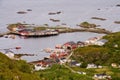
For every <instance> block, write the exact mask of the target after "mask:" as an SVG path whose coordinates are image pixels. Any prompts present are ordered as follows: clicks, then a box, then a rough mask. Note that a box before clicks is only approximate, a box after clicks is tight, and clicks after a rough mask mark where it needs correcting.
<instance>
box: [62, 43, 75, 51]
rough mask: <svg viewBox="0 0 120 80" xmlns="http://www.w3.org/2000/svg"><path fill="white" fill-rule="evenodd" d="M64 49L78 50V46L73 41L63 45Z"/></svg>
mask: <svg viewBox="0 0 120 80" xmlns="http://www.w3.org/2000/svg"><path fill="white" fill-rule="evenodd" d="M63 48H64V49H67V50H72V49H75V48H77V44H76V43H75V42H73V41H70V42H67V43H65V44H63Z"/></svg>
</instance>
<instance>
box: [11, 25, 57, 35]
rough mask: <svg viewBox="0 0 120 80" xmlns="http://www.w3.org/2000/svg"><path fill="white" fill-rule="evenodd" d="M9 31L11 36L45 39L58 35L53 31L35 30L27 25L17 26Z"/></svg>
mask: <svg viewBox="0 0 120 80" xmlns="http://www.w3.org/2000/svg"><path fill="white" fill-rule="evenodd" d="M10 30H11V31H12V33H13V34H17V35H20V36H25V37H45V36H53V35H58V34H59V32H58V31H57V30H55V29H46V30H35V29H34V26H32V25H27V24H18V25H17V26H16V27H13V28H10Z"/></svg>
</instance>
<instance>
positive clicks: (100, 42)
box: [94, 39, 108, 46]
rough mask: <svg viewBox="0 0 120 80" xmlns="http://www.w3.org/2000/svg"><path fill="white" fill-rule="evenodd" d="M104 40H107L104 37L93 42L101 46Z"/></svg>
mask: <svg viewBox="0 0 120 80" xmlns="http://www.w3.org/2000/svg"><path fill="white" fill-rule="evenodd" d="M106 42H108V40H106V39H100V40H98V41H96V42H94V44H95V45H99V46H103V45H104V44H105V43H106Z"/></svg>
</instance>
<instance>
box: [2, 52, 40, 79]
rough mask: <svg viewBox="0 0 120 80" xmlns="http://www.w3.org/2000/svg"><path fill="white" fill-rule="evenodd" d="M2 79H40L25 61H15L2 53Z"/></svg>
mask: <svg viewBox="0 0 120 80" xmlns="http://www.w3.org/2000/svg"><path fill="white" fill-rule="evenodd" d="M0 80H39V77H37V76H36V75H33V73H31V67H30V65H28V64H27V63H26V62H25V61H21V60H20V61H15V60H11V59H9V58H8V57H7V56H5V55H4V54H2V53H0Z"/></svg>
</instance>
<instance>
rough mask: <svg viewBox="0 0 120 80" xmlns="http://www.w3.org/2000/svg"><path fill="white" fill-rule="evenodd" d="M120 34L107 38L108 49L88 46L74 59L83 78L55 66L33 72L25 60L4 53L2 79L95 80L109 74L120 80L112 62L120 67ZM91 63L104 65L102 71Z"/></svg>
mask: <svg viewBox="0 0 120 80" xmlns="http://www.w3.org/2000/svg"><path fill="white" fill-rule="evenodd" d="M119 38H120V32H117V33H113V34H109V35H106V36H104V39H107V40H108V42H107V43H106V44H105V45H104V46H95V45H92V46H86V47H82V48H78V49H76V50H75V51H74V54H73V56H72V58H73V59H75V60H76V61H78V62H83V64H82V66H81V67H71V68H72V69H73V70H75V71H82V72H86V75H81V74H77V73H73V72H71V71H70V70H69V69H68V68H66V67H65V66H64V65H58V64H55V65H53V66H52V67H51V68H50V69H47V70H43V71H37V72H33V71H32V66H31V65H29V64H27V63H26V62H25V61H22V60H20V61H15V60H11V59H9V58H8V57H6V56H5V55H4V54H2V53H0V80H93V79H92V77H93V76H94V74H97V73H103V72H106V74H108V75H111V76H112V80H120V68H113V67H111V63H116V64H118V65H120V40H119ZM88 63H95V64H98V65H102V66H103V68H101V69H86V68H85V67H86V66H87V64H88Z"/></svg>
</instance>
